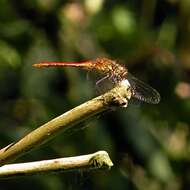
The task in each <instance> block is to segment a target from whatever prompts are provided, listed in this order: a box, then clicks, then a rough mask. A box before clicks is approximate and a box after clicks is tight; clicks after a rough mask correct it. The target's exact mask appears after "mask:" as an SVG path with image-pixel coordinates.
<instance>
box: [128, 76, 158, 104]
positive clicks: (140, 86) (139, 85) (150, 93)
mask: <svg viewBox="0 0 190 190" xmlns="http://www.w3.org/2000/svg"><path fill="white" fill-rule="evenodd" d="M127 79H128V81H129V83H130V84H131V88H132V96H133V97H134V98H136V99H138V100H141V101H144V102H146V103H151V104H158V103H159V102H160V94H159V93H158V92H157V91H156V90H155V89H153V88H152V87H151V86H149V85H148V84H145V83H144V82H142V81H140V80H139V79H137V78H136V77H134V76H133V75H132V74H130V73H129V74H128V77H127Z"/></svg>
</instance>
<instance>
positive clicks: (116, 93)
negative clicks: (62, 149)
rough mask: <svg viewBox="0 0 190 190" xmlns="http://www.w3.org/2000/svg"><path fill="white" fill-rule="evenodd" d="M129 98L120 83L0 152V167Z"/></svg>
mask: <svg viewBox="0 0 190 190" xmlns="http://www.w3.org/2000/svg"><path fill="white" fill-rule="evenodd" d="M130 97H131V91H130V88H129V86H127V85H126V84H123V83H120V84H118V85H117V86H116V87H115V88H113V89H111V90H110V91H108V92H106V93H105V94H103V95H101V96H98V97H96V98H94V99H92V100H90V101H87V102H85V103H83V104H81V105H79V106H77V107H75V108H73V109H72V110H70V111H68V112H66V113H64V114H62V115H60V116H58V117H56V118H55V119H53V120H51V121H49V122H47V123H46V124H44V125H42V126H40V127H39V128H37V129H35V130H34V131H32V132H30V133H29V134H28V135H26V136H25V137H23V138H22V139H21V140H19V141H18V142H16V143H11V144H10V145H8V146H6V147H5V148H3V149H1V150H0V165H4V164H7V163H10V162H12V161H14V160H15V159H16V158H18V157H20V156H22V155H23V154H25V153H27V152H28V151H30V150H32V149H34V148H37V147H39V146H40V145H42V144H44V143H46V142H47V141H49V140H50V139H52V138H53V137H55V136H56V135H57V134H59V133H60V132H65V131H68V130H73V129H77V126H75V125H76V124H78V123H80V122H82V121H84V120H86V119H88V118H89V117H92V116H94V115H97V114H99V113H101V112H103V111H105V110H106V109H109V108H110V107H112V106H115V107H117V106H120V107H126V106H127V103H128V100H129V99H130Z"/></svg>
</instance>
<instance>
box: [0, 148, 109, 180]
mask: <svg viewBox="0 0 190 190" xmlns="http://www.w3.org/2000/svg"><path fill="white" fill-rule="evenodd" d="M112 166H113V163H112V161H111V159H110V157H109V155H108V153H107V152H105V151H98V152H95V153H93V154H88V155H82V156H75V157H68V158H58V159H52V160H42V161H36V162H27V163H18V164H7V165H4V166H1V167H0V178H10V177H19V176H28V175H36V174H37V175H39V174H44V173H46V174H49V173H50V172H69V171H74V170H80V171H81V170H94V169H110V168H111V167H112Z"/></svg>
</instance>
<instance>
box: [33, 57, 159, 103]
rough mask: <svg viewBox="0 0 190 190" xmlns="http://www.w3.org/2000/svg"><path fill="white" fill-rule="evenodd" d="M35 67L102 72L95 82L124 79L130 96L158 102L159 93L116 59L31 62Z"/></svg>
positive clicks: (120, 80) (114, 81)
mask: <svg viewBox="0 0 190 190" xmlns="http://www.w3.org/2000/svg"><path fill="white" fill-rule="evenodd" d="M33 66H34V67H36V68H44V67H78V68H81V69H84V70H88V71H95V72H98V73H99V74H103V75H104V77H103V78H102V79H100V80H99V81H98V82H97V83H100V82H102V81H103V80H105V79H109V80H110V81H111V82H112V83H113V84H115V85H116V84H118V83H120V82H122V81H126V82H127V83H128V84H129V86H130V88H131V93H132V97H133V98H135V99H138V100H140V101H143V102H146V103H151V104H158V103H159V102H160V94H159V93H158V92H157V90H155V89H154V88H152V87H151V86H149V85H148V84H146V83H144V82H142V81H141V80H139V79H137V78H136V77H134V76H133V75H132V74H131V73H129V72H128V69H127V68H126V67H125V66H124V65H122V64H120V63H119V62H118V61H116V60H112V59H109V58H96V59H95V60H89V61H82V62H48V61H47V62H46V61H45V62H40V63H36V64H33Z"/></svg>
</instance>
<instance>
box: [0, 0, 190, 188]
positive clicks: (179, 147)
mask: <svg viewBox="0 0 190 190" xmlns="http://www.w3.org/2000/svg"><path fill="white" fill-rule="evenodd" d="M0 28H1V29H0V127H1V128H0V131H1V132H0V145H1V147H4V146H6V145H7V144H9V143H11V142H12V141H16V140H18V139H19V138H21V137H22V136H24V135H25V134H27V133H29V132H30V131H32V130H34V129H35V128H37V127H38V126H40V125H41V124H43V123H45V122H47V121H49V120H50V119H52V118H54V117H56V116H58V115H60V114H62V113H64V112H65V111H67V110H69V109H71V108H73V107H75V106H77V105H79V104H80V103H82V102H85V101H87V100H89V99H90V98H92V97H95V92H94V91H95V90H94V89H95V85H94V84H93V83H89V82H88V80H87V78H86V72H85V71H81V70H78V69H75V68H71V69H69V68H65V69H60V68H58V69H42V70H38V69H35V68H33V67H32V64H34V63H37V62H40V61H43V60H48V61H51V60H54V61H63V60H64V61H81V60H88V59H94V58H96V57H101V56H106V57H110V58H112V59H118V60H122V62H123V63H124V64H126V66H127V67H128V69H129V71H130V72H131V73H133V74H134V75H135V76H136V77H138V78H139V79H141V80H143V81H145V82H146V83H148V84H150V85H151V86H153V87H154V88H155V89H157V90H158V91H159V92H160V94H161V97H162V100H161V102H160V104H158V105H150V104H143V103H140V104H132V105H130V106H129V107H128V108H127V109H121V110H116V111H110V112H108V113H105V114H102V115H101V116H99V117H96V118H94V119H93V120H90V121H87V122H85V123H82V124H81V125H82V126H86V129H84V130H80V131H78V132H76V133H74V134H71V135H64V134H61V135H59V136H58V137H56V138H55V139H53V140H52V141H51V142H50V143H48V144H47V145H46V146H42V147H40V149H37V150H34V151H32V152H30V153H29V154H27V155H25V156H23V157H22V158H20V159H18V160H17V162H24V161H34V160H42V159H51V158H57V157H67V156H76V155H81V154H88V153H93V152H95V151H98V150H106V151H108V153H109V154H110V157H111V158H112V160H113V162H114V167H113V168H112V169H111V170H110V171H93V172H80V171H79V172H71V173H67V174H66V173H61V174H52V175H42V176H34V177H22V178H15V179H9V180H1V181H0V189H6V190H7V189H13V188H14V189H25V188H27V189H28V190H29V189H35V190H36V189H40V190H42V189H46V190H61V189H118V190H122V189H130V190H133V189H138V190H145V189H148V190H160V189H165V190H170V189H171V190H178V189H189V187H190V138H189V136H190V131H189V127H190V2H189V1H188V0H180V1H179V0H160V1H158V0H152V1H148V0H142V1H137V0H129V1H127V0H119V1H116V0H115V1H114V0H109V1H108V0H107V1H106V0H84V1H79V0H78V1H77V0H76V1H61V0H46V1H45V0H31V1H27V0H20V1H14V0H12V1H7V0H1V1H0Z"/></svg>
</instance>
